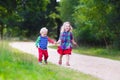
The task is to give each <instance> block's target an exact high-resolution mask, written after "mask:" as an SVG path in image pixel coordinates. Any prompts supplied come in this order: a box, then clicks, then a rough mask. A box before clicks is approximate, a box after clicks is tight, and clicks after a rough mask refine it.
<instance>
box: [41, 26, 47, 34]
mask: <svg viewBox="0 0 120 80" xmlns="http://www.w3.org/2000/svg"><path fill="white" fill-rule="evenodd" d="M43 32H48V29H47V28H46V27H43V28H41V29H40V34H42V33H43Z"/></svg>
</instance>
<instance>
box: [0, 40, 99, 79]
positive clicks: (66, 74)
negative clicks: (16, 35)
mask: <svg viewBox="0 0 120 80" xmlns="http://www.w3.org/2000/svg"><path fill="white" fill-rule="evenodd" d="M0 80H99V79H98V78H95V77H92V76H91V75H87V74H83V73H80V72H77V71H74V70H71V69H68V68H63V67H60V66H56V65H53V64H51V63H49V64H48V65H39V64H38V63H37V59H36V58H35V57H34V56H32V55H28V54H25V53H23V52H20V51H18V50H16V49H12V48H10V47H9V46H8V42H4V41H0Z"/></svg>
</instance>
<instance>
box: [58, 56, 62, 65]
mask: <svg viewBox="0 0 120 80" xmlns="http://www.w3.org/2000/svg"><path fill="white" fill-rule="evenodd" d="M62 57H63V55H61V54H60V57H59V62H58V64H59V65H61V64H62Z"/></svg>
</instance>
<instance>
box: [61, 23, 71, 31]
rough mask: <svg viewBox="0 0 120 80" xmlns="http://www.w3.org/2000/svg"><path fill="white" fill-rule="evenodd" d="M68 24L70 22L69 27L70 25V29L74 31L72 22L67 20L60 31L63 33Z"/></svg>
mask: <svg viewBox="0 0 120 80" xmlns="http://www.w3.org/2000/svg"><path fill="white" fill-rule="evenodd" d="M68 24H69V27H70V30H69V31H70V32H72V30H73V28H72V26H71V24H70V22H68V21H67V22H64V23H63V25H62V26H61V31H60V32H61V33H62V32H64V31H65V27H66V26H67V25H68Z"/></svg>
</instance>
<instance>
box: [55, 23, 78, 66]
mask: <svg viewBox="0 0 120 80" xmlns="http://www.w3.org/2000/svg"><path fill="white" fill-rule="evenodd" d="M57 43H60V46H59V47H58V50H57V51H58V53H59V54H60V57H59V61H58V64H59V65H61V64H62V57H63V55H66V65H67V66H70V64H69V55H71V51H72V43H73V44H74V45H77V44H76V42H75V41H74V39H73V35H72V26H71V25H70V23H69V22H64V23H63V25H62V27H61V32H60V37H59V40H58V41H57Z"/></svg>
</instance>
